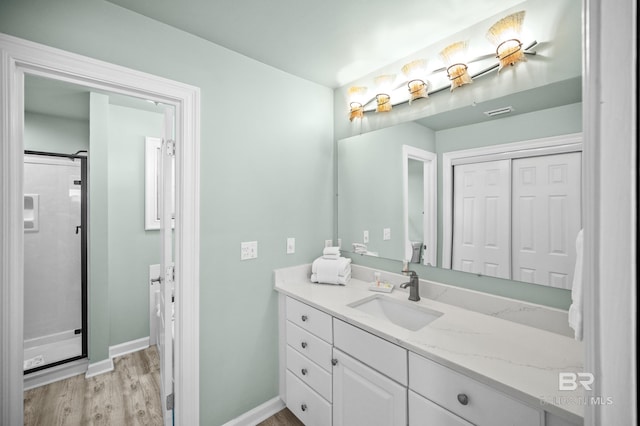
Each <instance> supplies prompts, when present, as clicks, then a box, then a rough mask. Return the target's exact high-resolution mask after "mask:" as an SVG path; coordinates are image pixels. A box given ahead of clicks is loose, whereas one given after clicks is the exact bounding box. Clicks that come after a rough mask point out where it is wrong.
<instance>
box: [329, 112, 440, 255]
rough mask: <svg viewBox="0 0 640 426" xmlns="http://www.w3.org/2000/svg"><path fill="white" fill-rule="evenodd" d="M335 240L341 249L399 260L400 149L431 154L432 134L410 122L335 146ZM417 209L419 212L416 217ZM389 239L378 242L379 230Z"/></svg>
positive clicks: (401, 247) (401, 229)
mask: <svg viewBox="0 0 640 426" xmlns="http://www.w3.org/2000/svg"><path fill="white" fill-rule="evenodd" d="M337 144H338V237H339V238H340V239H341V240H342V247H344V248H345V249H347V250H352V243H354V242H357V243H363V231H364V230H367V231H369V243H368V244H367V248H368V249H369V251H371V252H375V253H378V255H379V256H381V257H387V258H391V259H402V258H403V257H404V250H405V247H404V219H403V213H402V203H403V201H402V146H403V145H410V146H414V147H417V148H420V149H423V150H425V151H429V152H435V151H436V138H435V132H434V131H433V130H431V129H428V128H426V127H424V126H421V125H419V124H417V123H413V122H409V123H402V124H398V125H396V126H393V127H387V128H384V129H380V130H377V131H375V132H370V133H365V134H363V135H359V136H352V137H350V138H345V139H341V140H339V141H338V143H337ZM421 216H422V206H420V217H421ZM384 228H389V229H391V239H389V240H383V229H384Z"/></svg>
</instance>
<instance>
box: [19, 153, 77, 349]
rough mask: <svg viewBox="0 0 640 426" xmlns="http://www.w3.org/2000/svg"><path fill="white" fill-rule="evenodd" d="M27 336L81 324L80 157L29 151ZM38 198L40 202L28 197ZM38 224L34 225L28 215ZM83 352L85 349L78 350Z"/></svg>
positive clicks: (26, 182)
mask: <svg viewBox="0 0 640 426" xmlns="http://www.w3.org/2000/svg"><path fill="white" fill-rule="evenodd" d="M24 168H25V170H24V192H25V200H26V202H25V220H26V222H27V223H26V224H25V225H26V227H25V235H24V244H25V253H24V254H25V271H24V274H25V277H24V294H25V296H24V338H25V344H26V343H27V342H26V341H28V340H31V339H36V338H42V337H46V336H50V337H53V335H58V334H61V333H63V334H67V335H68V334H69V333H71V334H73V331H74V330H76V329H81V328H82V282H81V277H82V274H81V267H82V261H81V245H80V244H81V232H80V228H76V227H78V226H80V225H81V189H80V185H79V181H80V179H81V170H80V161H79V160H76V161H72V160H71V159H68V158H55V157H42V156H31V155H25V164H24ZM29 200H37V203H33V202H29ZM27 218H29V220H32V221H33V222H35V223H36V225H35V226H33V225H31V226H29V224H28V222H29V220H27ZM77 355H80V354H77Z"/></svg>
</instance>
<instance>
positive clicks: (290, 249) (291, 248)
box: [287, 238, 296, 254]
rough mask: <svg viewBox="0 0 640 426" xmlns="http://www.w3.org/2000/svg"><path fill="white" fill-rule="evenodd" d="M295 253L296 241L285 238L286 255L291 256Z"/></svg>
mask: <svg viewBox="0 0 640 426" xmlns="http://www.w3.org/2000/svg"><path fill="white" fill-rule="evenodd" d="M295 252H296V239H295V238H287V254H293V253H295Z"/></svg>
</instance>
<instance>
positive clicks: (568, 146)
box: [441, 132, 582, 269]
mask: <svg viewBox="0 0 640 426" xmlns="http://www.w3.org/2000/svg"><path fill="white" fill-rule="evenodd" d="M575 151H582V133H581V132H578V133H570V134H566V135H559V136H551V137H547V138H540V139H530V140H524V141H519V142H511V143H504V144H497V145H490V146H483V147H479V148H471V149H462V150H459V151H449V152H444V153H443V154H442V266H441V268H445V269H451V261H452V248H453V167H454V166H456V165H459V164H469V163H480V162H484V161H495V160H505V159H514V158H526V157H535V156H538V155H549V154H560V153H565V152H575Z"/></svg>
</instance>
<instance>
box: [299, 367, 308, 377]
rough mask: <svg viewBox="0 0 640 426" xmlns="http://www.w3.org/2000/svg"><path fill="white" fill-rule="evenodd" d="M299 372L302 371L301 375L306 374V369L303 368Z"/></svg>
mask: <svg viewBox="0 0 640 426" xmlns="http://www.w3.org/2000/svg"><path fill="white" fill-rule="evenodd" d="M300 372H301V373H302V375H303V376H306V375H307V369H306V368H303V369H302V370H301V371H300Z"/></svg>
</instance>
